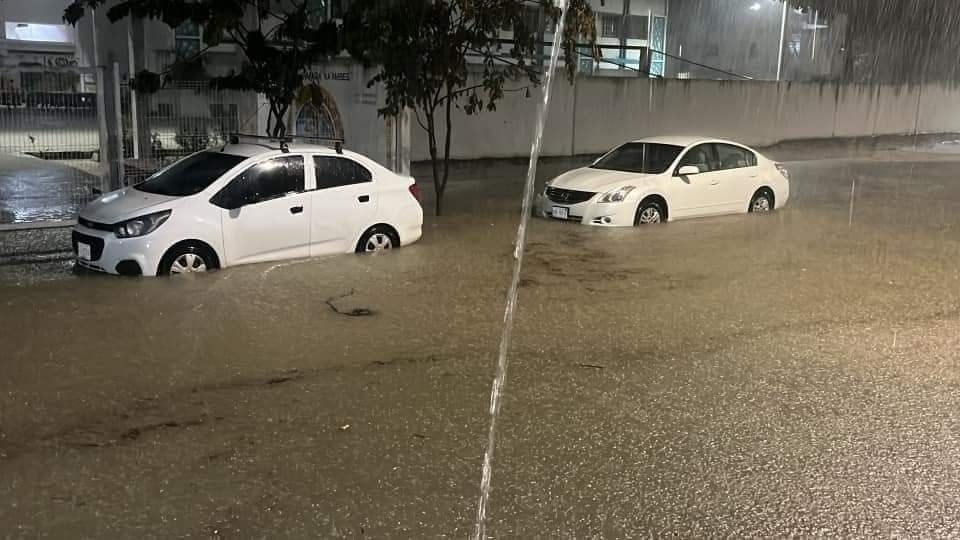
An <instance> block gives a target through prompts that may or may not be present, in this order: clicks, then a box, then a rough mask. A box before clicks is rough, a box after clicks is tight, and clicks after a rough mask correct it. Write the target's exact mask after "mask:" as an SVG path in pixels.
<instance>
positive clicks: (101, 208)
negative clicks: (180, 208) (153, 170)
mask: <svg viewBox="0 0 960 540" xmlns="http://www.w3.org/2000/svg"><path fill="white" fill-rule="evenodd" d="M178 199H180V197H170V196H168V195H156V194H154V193H147V192H146V191H140V190H138V189H134V188H133V187H126V188H123V189H120V190H117V191H112V192H110V193H107V194H106V195H103V196H102V197H100V198H99V199H96V200H95V201H93V202H91V203H90V204H88V205H87V206H86V207H85V208H84V209H83V210H82V211H81V212H80V217H82V218H84V219H89V220H90V221H95V222H97V223H107V224H114V223H118V222H120V221H123V220H125V219H130V218H134V217H137V216H141V215H143V214H146V213H149V212H148V210H149V209H151V208H154V207H156V206H169V203H171V202H173V201H176V200H178ZM163 209H164V208H157V210H158V211H159V210H163Z"/></svg>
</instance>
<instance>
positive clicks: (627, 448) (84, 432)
mask: <svg viewBox="0 0 960 540" xmlns="http://www.w3.org/2000/svg"><path fill="white" fill-rule="evenodd" d="M772 157H777V156H775V155H774V156H772ZM790 157H791V158H795V157H798V156H795V155H793V154H791V155H790ZM803 157H805V158H810V157H816V156H810V155H807V156H803ZM569 166H570V163H569V162H564V161H545V162H544V163H543V164H541V165H540V169H539V170H540V173H539V179H540V181H541V183H542V181H543V180H546V179H547V178H550V177H552V176H555V175H556V174H558V173H560V172H562V171H564V170H566V168H569ZM787 167H788V168H789V170H790V172H791V190H792V193H791V200H790V203H789V205H788V206H787V208H786V209H784V210H782V211H778V212H775V213H772V214H770V215H763V216H754V215H742V216H731V217H721V218H711V219H700V220H692V221H682V222H676V223H670V224H666V225H663V226H653V227H645V228H642V229H622V230H621V229H618V230H603V229H596V228H589V227H583V226H579V225H574V224H569V223H561V222H554V221H547V220H543V219H536V220H534V221H532V222H531V227H530V230H529V238H528V251H527V259H526V263H525V266H524V272H523V279H522V281H521V290H520V304H519V312H518V314H517V321H516V327H515V330H514V338H513V348H512V351H511V369H510V372H509V376H508V377H507V382H506V388H505V391H504V401H503V409H502V416H501V417H500V420H499V429H500V431H499V434H498V441H497V443H498V448H497V454H496V458H495V460H494V463H493V478H494V480H493V491H492V494H491V499H490V508H489V509H488V516H489V524H488V531H489V533H490V534H491V535H492V536H495V537H531V536H535V535H542V536H546V537H556V536H575V537H587V536H593V535H599V536H602V537H630V536H641V535H646V536H649V535H664V534H667V533H670V534H678V535H682V536H691V537H702V536H728V535H729V536H786V535H813V534H823V535H831V536H833V535H843V536H867V535H870V536H879V535H883V536H889V535H895V536H937V537H940V536H950V535H957V534H960V519H958V518H957V516H958V515H960V499H957V497H956V493H957V492H958V490H960V465H958V464H960V450H958V448H960V444H958V443H960V440H958V435H957V434H958V433H960V392H957V390H958V387H960V370H958V368H957V352H956V351H957V350H958V345H960V324H958V322H960V318H958V314H960V267H958V265H957V261H958V260H960V180H958V178H960V176H958V173H960V156H957V155H953V154H947V153H938V154H935V155H934V154H930V153H922V152H905V151H880V152H877V153H876V154H874V155H871V156H863V157H859V158H856V159H823V160H818V161H790V162H789V163H787ZM525 169H526V163H525V162H523V161H517V162H516V163H509V164H504V163H502V162H500V163H495V164H491V163H486V162H480V163H479V164H471V165H469V166H461V167H459V168H458V169H456V171H455V175H456V176H455V178H454V179H453V180H452V181H451V184H450V187H449V194H448V198H447V206H446V215H445V216H444V217H442V218H428V221H427V223H426V224H425V227H424V237H423V239H422V240H421V241H420V242H419V243H417V244H415V245H413V246H411V247H409V248H404V249H401V250H398V251H395V252H392V253H389V254H387V255H382V256H369V257H356V256H342V257H333V258H327V259H315V260H308V261H293V262H283V263H277V264H262V265H253V266H246V267H237V268H232V269H228V270H224V271H220V272H215V273H212V274H209V275H202V276H199V277H197V278H195V279H119V278H115V277H108V276H97V275H76V274H74V273H73V272H72V271H71V270H70V268H69V265H66V264H62V263H50V264H42V265H38V266H29V265H10V266H5V267H0V303H2V307H3V309H2V310H0V336H2V338H0V339H2V350H3V351H4V352H3V354H2V355H0V370H2V372H3V373H4V377H2V378H0V478H2V479H3V481H2V482H0V531H3V536H4V537H11V538H20V537H37V536H50V537H108V538H130V537H182V536H189V537H202V538H206V537H213V538H239V537H271V536H277V535H278V532H279V533H281V535H282V536H287V537H334V536H347V537H361V536H372V537H387V536H399V537H425V536H438V535H450V536H455V537H464V536H467V535H468V534H469V533H470V531H471V530H472V527H473V519H474V512H475V498H476V495H477V489H478V484H479V478H480V464H481V459H482V456H483V451H484V447H485V443H486V430H487V425H488V424H487V422H488V411H487V408H488V404H489V392H490V380H491V377H492V375H493V370H494V367H495V362H496V355H497V346H498V340H499V336H500V330H501V328H500V327H501V323H502V317H503V298H504V295H505V292H506V287H507V285H508V283H509V276H508V272H509V271H510V268H511V263H512V259H511V253H512V242H513V239H514V235H515V233H516V225H517V221H518V206H519V203H518V201H519V200H520V191H521V189H522V179H523V175H524V171H525ZM419 177H420V178H422V180H421V182H424V181H425V180H426V179H427V174H426V173H425V172H424V173H423V174H421V175H419ZM854 181H856V184H855V185H853V182H854ZM426 187H427V186H426V185H424V188H426ZM851 188H853V192H854V194H855V196H854V200H853V204H852V205H851V200H850V195H851ZM425 206H426V207H428V208H429V207H430V201H425ZM355 310H356V311H355ZM366 310H369V314H368V312H367V311H366ZM353 315H359V316H353Z"/></svg>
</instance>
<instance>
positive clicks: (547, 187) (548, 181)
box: [543, 178, 556, 193]
mask: <svg viewBox="0 0 960 540" xmlns="http://www.w3.org/2000/svg"><path fill="white" fill-rule="evenodd" d="M554 180H556V178H551V179H550V180H547V183H546V184H544V185H543V192H544V193H546V192H547V190H548V189H550V186H552V185H553V181H554Z"/></svg>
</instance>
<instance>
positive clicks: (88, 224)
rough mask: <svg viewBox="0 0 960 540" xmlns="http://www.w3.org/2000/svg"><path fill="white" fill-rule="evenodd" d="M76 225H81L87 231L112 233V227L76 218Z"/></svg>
mask: <svg viewBox="0 0 960 540" xmlns="http://www.w3.org/2000/svg"><path fill="white" fill-rule="evenodd" d="M77 223H79V224H80V225H83V226H84V227H86V228H88V229H95V230H98V231H108V232H110V231H113V225H108V224H106V223H97V222H96V221H90V220H89V219H86V218H77Z"/></svg>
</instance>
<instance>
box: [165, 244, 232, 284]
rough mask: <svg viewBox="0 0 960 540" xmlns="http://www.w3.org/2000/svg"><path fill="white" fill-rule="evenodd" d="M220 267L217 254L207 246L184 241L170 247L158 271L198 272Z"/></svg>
mask: <svg viewBox="0 0 960 540" xmlns="http://www.w3.org/2000/svg"><path fill="white" fill-rule="evenodd" d="M219 267H220V263H219V261H218V260H217V256H216V254H214V253H213V251H212V250H211V249H210V248H208V247H207V246H205V245H203V244H200V243H195V242H183V243H180V244H177V245H175V246H173V247H172V248H170V250H169V251H167V253H166V254H165V255H164V256H163V260H161V261H160V268H159V269H158V271H157V273H158V274H159V275H162V276H180V275H185V274H198V273H203V272H206V271H208V270H215V269H217V268H219Z"/></svg>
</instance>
